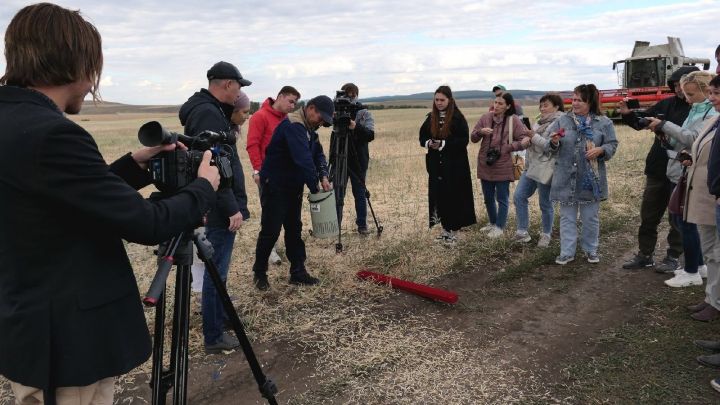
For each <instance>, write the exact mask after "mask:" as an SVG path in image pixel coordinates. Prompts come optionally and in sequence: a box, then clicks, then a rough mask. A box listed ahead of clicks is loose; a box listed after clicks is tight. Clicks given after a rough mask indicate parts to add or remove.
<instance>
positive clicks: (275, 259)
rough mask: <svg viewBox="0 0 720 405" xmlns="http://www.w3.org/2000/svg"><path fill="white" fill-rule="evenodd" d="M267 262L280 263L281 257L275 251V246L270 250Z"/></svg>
mask: <svg viewBox="0 0 720 405" xmlns="http://www.w3.org/2000/svg"><path fill="white" fill-rule="evenodd" d="M268 262H270V263H271V264H280V263H282V258H280V255H279V254H278V253H277V252H276V251H275V248H273V250H271V251H270V258H269V259H268Z"/></svg>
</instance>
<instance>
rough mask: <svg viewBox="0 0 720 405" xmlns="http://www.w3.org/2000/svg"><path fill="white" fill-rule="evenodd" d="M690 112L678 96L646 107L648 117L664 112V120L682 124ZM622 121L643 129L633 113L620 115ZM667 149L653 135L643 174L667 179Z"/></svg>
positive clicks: (687, 105)
mask: <svg viewBox="0 0 720 405" xmlns="http://www.w3.org/2000/svg"><path fill="white" fill-rule="evenodd" d="M688 113H690V104H688V103H687V101H685V99H682V98H680V97H678V96H673V97H668V98H666V99H664V100H662V101H660V102H658V103H657V104H655V105H653V106H651V107H650V108H648V109H647V111H646V114H647V116H649V117H655V116H657V115H658V114H665V118H664V119H665V120H668V121H670V122H672V123H674V124H676V125H679V126H682V124H683V122H685V119H686V118H687V116H688ZM622 119H623V122H624V123H625V124H627V125H629V126H631V127H633V128H635V129H636V130H641V129H644V128H642V127H641V126H640V123H639V122H638V121H639V118H638V116H637V115H635V114H634V113H630V114H627V115H623V116H622ZM667 162H668V156H667V151H666V150H665V148H663V147H662V146H661V144H660V140H659V139H658V137H657V136H656V137H655V140H654V141H653V144H652V146H651V147H650V151H649V152H648V154H647V157H646V158H645V175H646V176H649V177H653V178H655V179H659V180H667V175H666V173H667Z"/></svg>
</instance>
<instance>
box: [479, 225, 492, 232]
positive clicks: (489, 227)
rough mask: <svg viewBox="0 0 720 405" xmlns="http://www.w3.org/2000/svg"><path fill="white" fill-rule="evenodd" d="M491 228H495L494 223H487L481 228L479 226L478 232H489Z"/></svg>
mask: <svg viewBox="0 0 720 405" xmlns="http://www.w3.org/2000/svg"><path fill="white" fill-rule="evenodd" d="M493 228H495V225H493V224H487V225H485V226H483V227H482V228H480V232H490V231H492V230H493Z"/></svg>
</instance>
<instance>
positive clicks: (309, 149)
mask: <svg viewBox="0 0 720 405" xmlns="http://www.w3.org/2000/svg"><path fill="white" fill-rule="evenodd" d="M327 174H328V173H327V161H326V160H325V154H324V153H323V148H322V145H321V144H320V141H319V139H318V134H317V132H315V131H314V130H313V129H311V128H310V126H309V125H308V124H307V122H306V120H305V112H304V111H303V110H299V111H297V112H294V113H291V114H288V116H287V117H286V118H285V119H284V120H282V121H281V122H280V124H279V125H278V126H277V128H275V132H273V136H272V139H271V140H270V144H269V145H268V147H267V150H266V151H265V161H264V162H263V165H262V169H261V170H260V180H261V181H262V182H263V183H264V184H268V185H270V186H271V187H277V188H279V189H283V190H294V189H297V188H302V185H303V183H304V184H307V186H308V189H310V192H311V193H317V192H318V182H319V180H320V179H321V178H322V177H325V176H327Z"/></svg>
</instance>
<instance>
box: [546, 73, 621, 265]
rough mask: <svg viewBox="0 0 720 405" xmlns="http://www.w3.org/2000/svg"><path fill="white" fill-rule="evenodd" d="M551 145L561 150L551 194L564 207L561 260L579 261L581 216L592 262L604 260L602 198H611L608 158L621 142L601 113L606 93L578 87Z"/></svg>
mask: <svg viewBox="0 0 720 405" xmlns="http://www.w3.org/2000/svg"><path fill="white" fill-rule="evenodd" d="M548 131H549V132H550V133H551V134H552V138H551V141H550V142H549V143H548V150H549V151H550V152H551V153H553V154H555V155H556V162H555V171H554V174H553V179H552V185H551V188H550V199H551V200H552V201H553V202H556V203H557V204H558V205H559V206H560V255H559V256H558V257H557V258H556V259H555V263H557V264H566V263H569V262H571V261H573V260H575V249H576V246H577V238H578V229H577V218H578V214H579V215H580V220H581V221H582V232H581V235H580V242H581V248H582V249H583V251H584V252H585V256H586V257H587V261H588V262H589V263H598V262H599V261H600V257H599V256H598V246H599V236H600V218H599V213H600V201H603V200H606V199H607V197H608V186H607V174H606V168H605V162H606V161H607V160H610V159H611V158H612V157H613V155H614V154H615V150H616V149H617V146H618V141H617V138H616V137H615V128H614V127H613V123H612V121H610V119H608V118H607V117H605V116H604V115H602V114H601V113H600V94H599V93H598V90H597V88H596V87H595V85H593V84H587V85H585V84H582V85H580V86H578V87H576V88H575V90H574V92H573V97H572V111H571V112H569V113H567V114H565V115H563V116H562V117H560V118H559V119H558V120H557V121H555V122H554V123H553V124H552V125H551V126H550V128H549V129H548Z"/></svg>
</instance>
